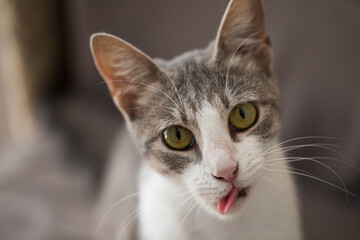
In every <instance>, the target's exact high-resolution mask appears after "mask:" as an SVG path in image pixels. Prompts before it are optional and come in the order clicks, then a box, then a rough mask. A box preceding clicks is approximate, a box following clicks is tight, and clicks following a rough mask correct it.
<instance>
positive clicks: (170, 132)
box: [163, 126, 195, 150]
mask: <svg viewBox="0 0 360 240" xmlns="http://www.w3.org/2000/svg"><path fill="white" fill-rule="evenodd" d="M163 138H164V142H165V143H166V145H168V146H169V147H170V148H172V149H175V150H186V149H188V148H189V147H191V146H192V145H193V143H194V140H195V138H194V134H192V132H190V131H189V130H188V129H186V128H184V127H181V126H172V127H169V128H167V129H165V131H164V132H163Z"/></svg>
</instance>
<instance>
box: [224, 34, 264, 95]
mask: <svg viewBox="0 0 360 240" xmlns="http://www.w3.org/2000/svg"><path fill="white" fill-rule="evenodd" d="M261 32H264V30H260V31H257V32H254V33H253V34H251V35H250V36H248V37H247V38H245V39H244V40H243V41H242V42H241V43H240V44H239V45H238V47H237V48H236V50H235V51H234V53H233V54H232V55H231V58H230V61H229V64H228V67H227V71H226V79H225V92H224V94H226V92H227V91H228V80H229V73H230V67H231V62H232V60H233V58H234V57H235V55H236V53H237V51H239V49H240V48H241V47H242V46H243V45H244V44H245V43H246V42H247V41H248V40H249V39H250V38H252V37H254V36H255V35H256V34H259V33H261Z"/></svg>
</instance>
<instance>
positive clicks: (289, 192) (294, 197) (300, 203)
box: [259, 173, 304, 207]
mask: <svg viewBox="0 0 360 240" xmlns="http://www.w3.org/2000/svg"><path fill="white" fill-rule="evenodd" d="M259 176H260V177H262V178H264V179H265V180H267V181H269V182H271V183H273V184H275V185H277V186H278V187H280V188H281V189H282V190H283V191H285V192H286V193H287V194H289V195H290V196H291V197H292V198H293V199H294V200H295V201H296V203H297V204H298V205H299V206H300V207H303V206H304V203H303V202H302V201H301V200H300V199H299V198H297V197H296V195H295V193H293V192H291V191H290V190H289V189H287V188H286V187H284V186H283V185H281V184H280V183H278V182H277V181H275V180H274V179H271V178H268V177H265V176H264V175H263V174H261V173H260V174H259Z"/></svg>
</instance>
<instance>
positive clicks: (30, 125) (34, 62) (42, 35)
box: [0, 0, 59, 145]
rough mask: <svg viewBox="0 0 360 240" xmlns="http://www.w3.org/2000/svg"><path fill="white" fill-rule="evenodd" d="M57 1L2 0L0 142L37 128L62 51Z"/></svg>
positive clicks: (0, 16) (0, 8)
mask: <svg viewBox="0 0 360 240" xmlns="http://www.w3.org/2000/svg"><path fill="white" fill-rule="evenodd" d="M56 3H57V1H48V0H32V1H28V0H0V145H1V144H2V143H5V142H6V141H10V142H13V141H17V140H21V139H22V138H25V137H29V136H31V135H32V134H34V133H35V132H36V129H37V126H36V125H37V119H38V117H37V109H36V103H37V102H41V98H42V97H43V95H44V93H45V92H46V90H47V89H49V86H51V84H54V83H53V82H52V80H53V79H51V76H52V75H53V74H54V70H55V68H56V61H57V57H58V56H57V55H58V52H59V51H58V42H59V40H58V39H59V37H58V35H59V33H58V30H59V29H58V28H57V27H56V23H57V14H56Z"/></svg>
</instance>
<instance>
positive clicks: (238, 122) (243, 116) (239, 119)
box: [229, 103, 257, 131]
mask: <svg viewBox="0 0 360 240" xmlns="http://www.w3.org/2000/svg"><path fill="white" fill-rule="evenodd" d="M256 119H257V111H256V107H255V105H254V104H253V103H242V104H238V105H236V106H235V107H234V108H233V109H232V110H231V113H230V116H229V124H230V126H231V127H232V128H234V129H235V130H238V131H244V130H246V129H248V128H250V127H251V126H252V125H254V124H255V122H256Z"/></svg>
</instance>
